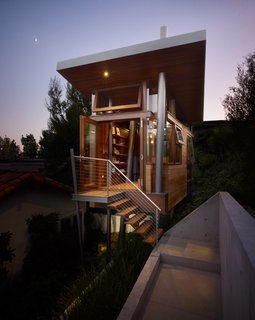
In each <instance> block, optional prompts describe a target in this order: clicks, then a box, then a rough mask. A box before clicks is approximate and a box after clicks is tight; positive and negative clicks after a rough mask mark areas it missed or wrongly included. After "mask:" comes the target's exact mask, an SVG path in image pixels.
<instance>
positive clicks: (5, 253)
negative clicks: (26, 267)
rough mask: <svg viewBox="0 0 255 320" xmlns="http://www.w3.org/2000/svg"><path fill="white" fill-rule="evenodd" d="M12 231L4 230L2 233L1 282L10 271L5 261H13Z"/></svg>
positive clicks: (0, 234)
mask: <svg viewBox="0 0 255 320" xmlns="http://www.w3.org/2000/svg"><path fill="white" fill-rule="evenodd" d="M11 237H12V233H11V232H2V233H0V283H1V282H2V281H3V280H4V279H6V278H7V274H8V271H7V269H6V268H5V266H4V264H5V262H12V259H13V257H14V256H15V254H14V251H15V250H14V249H12V248H11V246H10V241H11Z"/></svg>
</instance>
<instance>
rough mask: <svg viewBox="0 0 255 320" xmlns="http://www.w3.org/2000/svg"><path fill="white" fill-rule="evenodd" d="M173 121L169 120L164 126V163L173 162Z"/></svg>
mask: <svg viewBox="0 0 255 320" xmlns="http://www.w3.org/2000/svg"><path fill="white" fill-rule="evenodd" d="M173 128H174V125H173V123H171V122H169V121H167V122H166V126H165V128H164V158H163V161H164V163H168V162H173V148H172V144H173V133H174V132H173Z"/></svg>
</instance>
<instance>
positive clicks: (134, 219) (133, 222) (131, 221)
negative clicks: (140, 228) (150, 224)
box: [125, 213, 146, 225]
mask: <svg viewBox="0 0 255 320" xmlns="http://www.w3.org/2000/svg"><path fill="white" fill-rule="evenodd" d="M145 217H146V214H145V213H139V214H136V215H135V216H133V217H132V218H130V219H129V220H127V221H125V223H126V224H130V225H136V224H137V223H139V222H141V221H142V220H143V219H144V218H145Z"/></svg>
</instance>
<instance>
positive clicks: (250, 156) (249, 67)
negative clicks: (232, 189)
mask: <svg viewBox="0 0 255 320" xmlns="http://www.w3.org/2000/svg"><path fill="white" fill-rule="evenodd" d="M236 80H237V84H238V86H237V87H231V88H230V93H229V94H228V95H226V97H225V99H224V101H223V107H224V109H225V112H226V116H227V119H229V120H231V121H230V123H231V124H232V129H233V132H234V136H233V139H232V140H233V141H234V143H235V150H237V152H238V155H239V158H240V164H241V168H240V172H241V174H242V177H243V179H242V185H241V190H242V200H243V202H244V203H246V204H248V205H250V206H253V207H255V190H254V188H251V186H252V185H253V184H254V180H255V170H254V163H255V140H254V139H253V136H254V131H255V51H254V52H253V53H251V54H249V55H248V56H247V57H246V58H245V61H244V63H243V64H241V65H238V68H237V77H236Z"/></svg>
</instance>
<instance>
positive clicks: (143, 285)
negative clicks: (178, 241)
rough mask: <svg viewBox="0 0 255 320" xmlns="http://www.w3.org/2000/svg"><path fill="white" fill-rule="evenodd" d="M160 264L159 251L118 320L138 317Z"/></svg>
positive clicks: (139, 280)
mask: <svg viewBox="0 0 255 320" xmlns="http://www.w3.org/2000/svg"><path fill="white" fill-rule="evenodd" d="M159 265H160V254H159V253H158V252H153V253H152V254H151V255H150V257H149V259H148V260H147V262H146V264H145V266H144V268H143V271H142V272H141V274H140V276H139V277H138V279H137V281H136V283H135V286H134V287H133V289H132V291H131V293H130V295H129V296H128V299H127V301H126V303H125V304H124V306H123V308H122V310H121V312H120V314H119V316H118V318H117V319H118V320H126V319H137V316H138V314H139V312H140V310H141V307H142V306H143V305H144V303H145V299H146V295H147V292H148V290H149V288H150V286H151V284H152V281H153V279H154V277H155V275H156V273H157V270H158V267H159Z"/></svg>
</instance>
